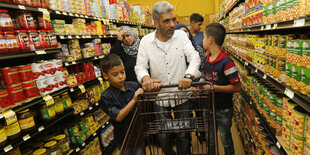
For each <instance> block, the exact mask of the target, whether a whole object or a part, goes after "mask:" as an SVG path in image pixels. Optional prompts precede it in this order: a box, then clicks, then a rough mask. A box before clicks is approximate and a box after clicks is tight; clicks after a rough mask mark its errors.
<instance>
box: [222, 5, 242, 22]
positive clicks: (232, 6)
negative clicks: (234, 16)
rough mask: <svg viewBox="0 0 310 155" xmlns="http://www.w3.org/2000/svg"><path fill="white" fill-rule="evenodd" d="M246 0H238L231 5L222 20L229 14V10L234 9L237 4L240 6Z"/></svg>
mask: <svg viewBox="0 0 310 155" xmlns="http://www.w3.org/2000/svg"><path fill="white" fill-rule="evenodd" d="M243 2H244V0H236V1H235V2H234V3H233V5H231V7H230V8H229V9H228V10H227V11H226V13H224V16H223V17H221V18H220V20H222V19H225V18H226V16H228V15H229V12H230V11H232V10H233V9H234V8H235V7H236V6H238V5H239V4H240V3H243Z"/></svg>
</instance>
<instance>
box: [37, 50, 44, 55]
mask: <svg viewBox="0 0 310 155" xmlns="http://www.w3.org/2000/svg"><path fill="white" fill-rule="evenodd" d="M36 53H37V54H38V55H41V54H46V52H45V50H39V51H36Z"/></svg>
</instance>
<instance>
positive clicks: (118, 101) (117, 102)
mask: <svg viewBox="0 0 310 155" xmlns="http://www.w3.org/2000/svg"><path fill="white" fill-rule="evenodd" d="M100 67H101V69H102V72H103V77H104V79H105V80H108V81H109V82H110V87H109V88H108V89H107V90H105V91H104V92H103V93H102V94H101V99H100V101H99V103H100V107H101V109H102V110H103V111H104V112H105V113H107V114H108V115H109V116H110V119H111V123H112V124H113V126H114V139H115V141H116V143H117V146H118V148H119V149H121V147H122V144H123V141H124V139H125V136H126V132H127V130H128V128H129V125H130V122H131V120H132V117H133V113H134V107H135V104H136V103H137V100H138V96H139V95H140V94H142V93H143V89H142V88H140V85H139V84H138V83H137V82H125V80H126V73H125V67H124V65H123V62H122V60H121V59H120V57H119V56H117V55H116V54H109V55H107V56H106V57H105V58H104V59H102V61H101V63H100Z"/></svg>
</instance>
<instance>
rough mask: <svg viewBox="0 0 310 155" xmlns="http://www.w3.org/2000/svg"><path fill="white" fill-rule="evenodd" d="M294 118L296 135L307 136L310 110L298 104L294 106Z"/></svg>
mask: <svg viewBox="0 0 310 155" xmlns="http://www.w3.org/2000/svg"><path fill="white" fill-rule="evenodd" d="M293 118H294V125H293V133H294V135H296V136H297V137H302V138H303V137H305V136H306V132H307V124H308V112H307V111H306V110H305V109H303V108H302V107H301V106H296V107H295V108H294V114H293Z"/></svg>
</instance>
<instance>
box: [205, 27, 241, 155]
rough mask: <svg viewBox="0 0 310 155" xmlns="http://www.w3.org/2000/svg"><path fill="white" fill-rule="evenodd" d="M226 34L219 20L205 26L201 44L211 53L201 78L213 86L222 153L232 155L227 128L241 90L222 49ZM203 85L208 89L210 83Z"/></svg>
mask: <svg viewBox="0 0 310 155" xmlns="http://www.w3.org/2000/svg"><path fill="white" fill-rule="evenodd" d="M225 35H226V30H225V28H224V27H223V26H222V25H221V24H219V23H212V24H209V25H207V26H206V29H205V34H204V40H203V46H204V50H206V51H207V52H208V53H210V54H209V55H208V56H206V57H205V58H204V60H203V65H204V66H203V72H204V79H205V80H206V81H210V82H212V83H213V85H214V91H215V101H214V103H215V110H216V122H217V127H218V129H219V131H220V137H221V141H222V144H223V146H224V149H225V155H233V154H234V143H233V140H232V136H231V131H230V128H231V126H232V117H233V102H232V95H233V93H234V92H238V91H240V90H241V85H240V81H239V77H238V71H237V68H236V66H235V64H234V62H233V60H232V59H231V58H230V57H229V54H227V53H225V51H224V50H223V48H222V44H223V42H224V39H225ZM204 88H205V89H208V88H209V85H206V86H204ZM211 129H213V127H211ZM214 133H216V132H213V131H211V137H210V138H211V148H210V149H211V150H210V151H211V154H214V141H213V140H214V139H213V136H214V135H213V134H214Z"/></svg>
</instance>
